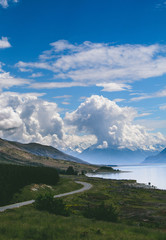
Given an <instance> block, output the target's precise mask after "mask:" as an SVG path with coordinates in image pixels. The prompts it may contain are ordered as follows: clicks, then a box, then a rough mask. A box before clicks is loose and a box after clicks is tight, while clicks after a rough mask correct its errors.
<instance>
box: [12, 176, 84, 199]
mask: <svg viewBox="0 0 166 240" xmlns="http://www.w3.org/2000/svg"><path fill="white" fill-rule="evenodd" d="M35 187H37V191H33V190H32V189H33V188H35ZM81 187H82V185H81V184H78V183H75V182H74V180H73V178H69V177H66V176H63V177H62V176H61V177H60V181H59V182H58V183H57V185H56V186H48V185H45V184H39V185H37V184H31V185H28V186H26V187H24V188H22V189H21V190H20V192H18V193H16V194H15V195H14V196H13V199H12V201H11V203H16V202H22V201H26V200H31V199H35V198H36V197H37V196H38V195H39V194H44V193H46V192H51V193H52V194H54V195H57V194H60V193H65V192H70V191H73V190H76V189H80V188H81Z"/></svg>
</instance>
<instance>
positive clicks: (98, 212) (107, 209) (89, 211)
mask: <svg viewBox="0 0 166 240" xmlns="http://www.w3.org/2000/svg"><path fill="white" fill-rule="evenodd" d="M83 215H84V217H87V218H94V219H96V220H103V221H110V222H116V221H117V220H118V213H117V210H116V208H115V207H113V206H112V205H108V206H107V205H105V204H104V203H102V204H100V205H96V206H90V205H88V207H86V209H85V210H84V212H83Z"/></svg>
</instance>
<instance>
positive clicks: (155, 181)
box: [86, 165, 166, 190]
mask: <svg viewBox="0 0 166 240" xmlns="http://www.w3.org/2000/svg"><path fill="white" fill-rule="evenodd" d="M114 169H119V170H120V171H122V172H117V173H108V172H107V173H88V174H86V175H87V176H88V177H100V178H105V179H117V180H122V179H127V180H136V181H137V182H138V183H145V184H148V183H149V182H150V183H151V185H154V186H155V187H157V188H159V189H165V190H166V165H145V166H144V165H139V166H118V167H117V168H114Z"/></svg>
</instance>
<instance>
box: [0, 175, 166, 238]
mask: <svg viewBox="0 0 166 240" xmlns="http://www.w3.org/2000/svg"><path fill="white" fill-rule="evenodd" d="M75 178H76V177H73V176H70V177H69V176H65V177H64V178H62V179H61V181H60V183H59V185H58V186H57V187H56V188H55V190H54V191H56V193H57V194H58V193H60V192H67V191H70V190H73V189H75V188H79V187H80V186H78V185H75V183H73V181H74V180H75ZM77 180H82V181H87V182H90V183H92V184H93V188H92V189H91V190H89V191H87V192H85V193H81V194H75V195H72V196H67V197H64V201H65V203H66V204H67V206H68V207H70V208H71V210H72V214H71V216H70V217H62V216H56V215H53V214H49V213H47V212H40V211H37V210H35V209H34V208H33V206H29V207H22V208H20V209H15V210H8V211H6V212H4V213H1V214H0V222H1V224H0V239H3V240H22V239H24V240H27V239H30V240H35V239H40V240H42V239H43V240H47V239H48V240H54V239H56V240H63V239H67V240H70V239H72V240H73V239H74V240H81V239H89V240H98V239H103V240H107V239H108V240H130V239H132V240H165V239H166V232H165V229H166V211H165V209H166V191H160V190H147V189H146V190H145V189H136V188H131V187H129V186H128V185H127V184H128V181H116V180H102V179H94V178H86V177H77ZM29 189H30V188H29ZM24 191H25V192H26V194H25V192H24ZM42 191H43V190H42ZM44 191H45V190H44ZM29 192H30V191H29V190H28V187H27V188H26V189H24V190H23V192H22V193H21V194H20V195H18V196H17V197H18V199H19V200H20V199H21V198H22V197H29ZM54 193H55V192H54ZM33 194H37V193H36V192H35V193H33ZM34 197H35V196H34ZM103 201H104V202H105V203H106V204H110V203H111V204H114V205H115V206H116V207H117V209H118V211H119V221H118V223H111V222H104V221H96V220H90V219H87V218H84V217H83V216H82V214H81V210H82V209H83V208H84V207H85V206H86V205H87V204H88V203H90V204H92V205H96V204H99V203H101V202H103Z"/></svg>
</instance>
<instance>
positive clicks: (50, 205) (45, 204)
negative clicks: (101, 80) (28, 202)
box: [34, 193, 70, 216]
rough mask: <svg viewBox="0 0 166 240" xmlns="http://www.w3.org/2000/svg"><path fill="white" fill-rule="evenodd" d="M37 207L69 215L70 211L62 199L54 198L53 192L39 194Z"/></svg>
mask: <svg viewBox="0 0 166 240" xmlns="http://www.w3.org/2000/svg"><path fill="white" fill-rule="evenodd" d="M34 206H35V208H36V209H38V210H41V211H48V212H49V213H53V214H57V215H62V216H69V215H70V212H69V210H68V209H67V208H66V205H65V204H64V202H63V200H62V199H59V198H57V199H56V198H54V197H53V195H52V194H51V193H46V194H44V195H41V194H40V195H39V196H38V197H37V199H36V201H35V203H34Z"/></svg>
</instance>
